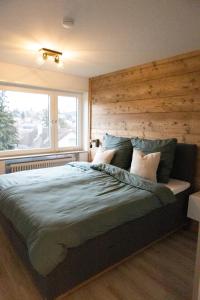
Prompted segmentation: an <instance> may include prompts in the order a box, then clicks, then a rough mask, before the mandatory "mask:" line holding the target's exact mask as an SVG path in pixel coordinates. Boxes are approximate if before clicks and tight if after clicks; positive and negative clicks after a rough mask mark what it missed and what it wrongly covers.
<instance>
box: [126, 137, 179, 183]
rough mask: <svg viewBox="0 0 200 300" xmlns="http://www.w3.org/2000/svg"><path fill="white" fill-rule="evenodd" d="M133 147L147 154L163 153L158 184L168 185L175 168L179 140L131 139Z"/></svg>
mask: <svg viewBox="0 0 200 300" xmlns="http://www.w3.org/2000/svg"><path fill="white" fill-rule="evenodd" d="M131 142H132V145H133V147H135V148H137V149H140V150H142V151H143V152H144V153H145V154H148V153H152V152H161V158H160V164H159V166H158V171H157V180H158V182H162V183H167V182H168V181H169V178H170V174H171V171H172V168H173V162H174V155H175V149H176V144H177V139H166V140H147V139H140V138H138V137H136V138H132V139H131Z"/></svg>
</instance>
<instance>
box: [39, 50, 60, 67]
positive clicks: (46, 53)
mask: <svg viewBox="0 0 200 300" xmlns="http://www.w3.org/2000/svg"><path fill="white" fill-rule="evenodd" d="M39 52H40V53H41V54H42V58H43V60H47V59H49V58H50V59H51V60H53V61H54V62H55V63H56V64H60V63H61V56H62V52H59V51H55V50H50V49H47V48H41V49H40V50H39Z"/></svg>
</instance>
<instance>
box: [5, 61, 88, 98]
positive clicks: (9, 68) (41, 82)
mask: <svg viewBox="0 0 200 300" xmlns="http://www.w3.org/2000/svg"><path fill="white" fill-rule="evenodd" d="M0 82H2V83H4V84H5V83H11V84H16V85H25V86H26V85H28V86H35V87H40V88H48V89H57V90H64V91H76V92H79V91H80V92H87V91H88V79H87V78H85V77H79V76H74V75H67V74H65V73H63V72H52V71H46V70H43V69H42V67H40V68H38V69H36V68H30V67H24V66H19V65H14V64H7V63H4V62H0Z"/></svg>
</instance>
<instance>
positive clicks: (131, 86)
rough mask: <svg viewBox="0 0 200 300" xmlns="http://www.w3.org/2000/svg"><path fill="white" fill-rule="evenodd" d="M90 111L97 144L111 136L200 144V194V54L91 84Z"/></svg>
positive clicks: (199, 166)
mask: <svg viewBox="0 0 200 300" xmlns="http://www.w3.org/2000/svg"><path fill="white" fill-rule="evenodd" d="M90 105H91V106H90V107H91V132H90V135H91V138H92V139H96V138H99V139H100V140H101V139H102V136H103V134H104V133H105V132H108V133H110V134H114V135H118V136H128V137H132V136H139V137H144V138H153V139H154V138H170V137H176V138H178V141H179V142H183V143H195V144H197V145H198V161H197V168H196V169H197V172H196V188H200V51H195V52H192V53H187V54H184V55H179V56H176V57H173V58H170V59H165V60H161V61H156V62H152V63H150V64H145V65H142V66H137V67H133V68H129V69H125V70H121V71H117V72H114V73H110V74H106V75H102V76H98V77H94V78H91V79H90ZM183 163H184V162H183Z"/></svg>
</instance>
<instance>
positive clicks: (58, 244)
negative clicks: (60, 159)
mask: <svg viewBox="0 0 200 300" xmlns="http://www.w3.org/2000/svg"><path fill="white" fill-rule="evenodd" d="M173 201H175V198H174V196H173V194H172V192H171V191H170V190H169V189H168V188H166V187H164V186H163V185H161V184H154V183H151V182H149V181H145V180H143V179H141V178H140V177H138V176H134V175H131V174H130V173H129V172H128V171H124V170H122V169H120V168H117V167H114V166H111V165H93V166H92V165H90V164H89V163H70V164H67V165H65V166H63V167H56V168H49V169H41V170H33V171H25V172H20V173H14V174H8V175H3V176H0V211H1V212H2V213H3V214H4V215H5V216H6V217H7V218H8V219H9V220H10V221H11V222H12V223H13V225H14V227H15V228H16V230H17V231H18V232H19V233H20V234H21V236H22V237H23V239H24V241H25V242H26V244H27V247H28V252H29V257H30V261H31V263H32V265H33V267H34V268H35V269H36V270H37V271H38V272H39V273H40V274H42V275H44V276H45V275H47V274H48V273H50V272H51V271H52V270H53V269H54V268H55V267H56V266H57V265H58V264H59V263H60V262H61V261H62V260H64V258H65V257H66V255H67V249H68V248H72V247H76V246H78V245H80V244H82V243H84V242H85V241H87V240H88V239H91V238H94V237H96V236H98V235H100V234H103V233H105V232H107V231H108V230H110V229H112V228H114V227H116V226H118V225H120V224H123V223H125V222H127V221H130V220H134V219H136V218H139V217H142V216H144V215H146V214H148V213H149V212H151V211H152V210H154V209H157V208H160V207H162V206H164V205H167V204H168V203H171V202H173ZM133 238H134V237H133Z"/></svg>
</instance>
